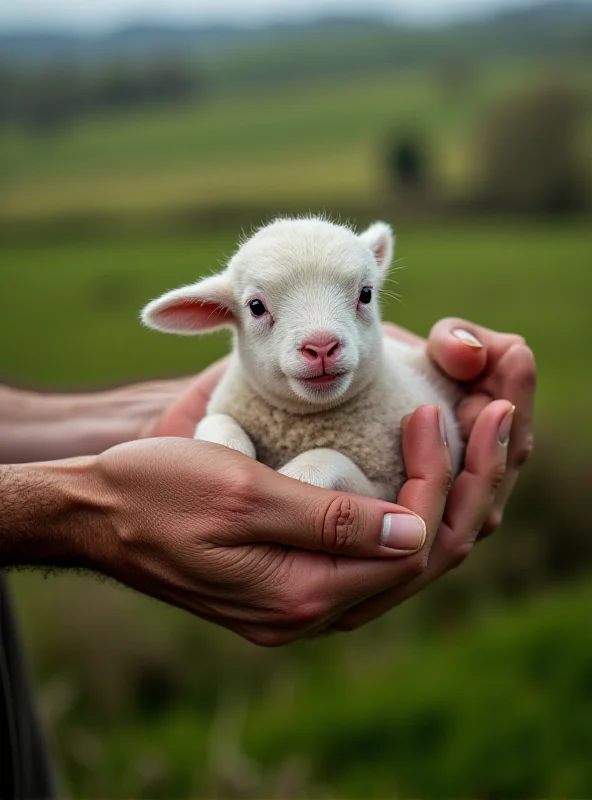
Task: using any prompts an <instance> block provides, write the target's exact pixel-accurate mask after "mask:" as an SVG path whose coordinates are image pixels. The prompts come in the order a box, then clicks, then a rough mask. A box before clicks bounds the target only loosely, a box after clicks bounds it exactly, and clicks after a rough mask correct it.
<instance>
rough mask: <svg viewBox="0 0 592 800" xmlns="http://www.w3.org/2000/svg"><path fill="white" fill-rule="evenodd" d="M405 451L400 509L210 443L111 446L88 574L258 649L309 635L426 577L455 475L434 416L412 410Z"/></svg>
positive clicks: (100, 481)
mask: <svg viewBox="0 0 592 800" xmlns="http://www.w3.org/2000/svg"><path fill="white" fill-rule="evenodd" d="M405 446H406V458H407V465H408V468H409V474H410V479H409V481H408V482H407V484H405V489H404V492H403V495H404V502H405V506H406V507H405V508H403V507H401V506H399V505H395V504H392V503H387V502H384V501H382V500H376V499H372V498H367V497H360V496H358V495H353V494H348V493H343V492H333V491H325V490H322V489H318V488H316V487H313V486H309V485H307V484H304V483H300V482H299V481H295V480H293V479H291V478H287V477H285V476H283V475H280V474H279V473H277V472H274V471H273V470H271V469H269V468H268V467H266V466H264V465H263V464H260V463H258V462H257V461H254V460H252V459H249V458H247V457H246V456H243V455H241V454H240V453H237V452H235V451H233V450H230V449H227V448H224V447H221V446H218V445H214V444H210V443H206V442H197V441H191V440H188V439H178V438H161V439H143V440H138V441H135V442H131V443H128V444H124V445H118V446H117V447H114V448H112V449H110V450H107V451H105V452H104V453H103V454H101V455H99V456H96V457H94V460H93V462H92V479H91V481H90V486H91V487H92V491H93V492H94V497H95V499H96V503H95V506H96V507H97V508H98V510H99V513H98V515H97V518H98V520H99V534H100V535H98V536H96V537H95V536H93V537H92V541H96V542H100V543H101V552H102V553H104V555H103V556H102V558H101V561H100V563H95V567H96V568H97V569H99V570H100V571H103V572H104V573H106V574H107V575H110V576H111V577H113V578H115V579H117V580H119V581H121V582H122V583H124V584H127V585H128V586H130V587H132V588H134V589H136V590H138V591H141V592H143V593H145V594H148V595H151V596H153V597H156V598H158V599H160V600H163V601H165V602H168V603H170V604H172V605H175V606H179V607H181V608H184V609H186V610H188V611H190V612H192V613H194V614H196V615H198V616H200V617H202V618H204V619H207V620H209V621H211V622H214V623H216V624H218V625H222V626H224V627H227V628H230V629H232V630H233V631H235V632H236V633H238V634H240V635H241V636H243V637H245V638H246V639H248V640H250V641H252V642H256V643H258V644H262V645H279V644H284V643H287V642H290V641H292V640H294V639H297V638H300V637H303V636H309V635H312V634H314V633H317V632H319V631H322V630H324V629H326V628H328V627H329V626H330V625H331V623H332V622H334V621H335V620H336V619H338V618H339V617H341V616H342V615H343V613H344V612H345V611H346V610H347V609H348V608H350V607H352V606H354V605H357V604H360V603H362V602H363V601H364V600H366V598H369V597H373V596H375V595H377V594H379V593H380V592H383V591H385V590H386V589H387V588H388V587H390V586H393V585H400V584H401V583H403V582H409V581H412V580H413V579H414V578H415V577H416V576H418V575H420V574H421V573H422V572H423V571H424V570H425V569H426V565H427V563H428V562H427V556H428V553H429V551H430V547H431V545H432V542H433V540H434V535H435V532H436V531H437V529H438V527H439V525H440V520H441V515H442V510H443V508H444V503H445V499H446V488H447V486H448V482H449V479H450V461H449V456H448V451H447V447H446V445H445V443H444V442H443V440H442V438H441V434H440V428H439V425H438V409H437V408H436V407H435V406H425V407H423V408H422V409H420V410H418V411H417V412H416V413H415V414H414V416H413V419H412V420H411V421H410V422H409V425H408V428H407V431H406V445H405ZM410 511H411V512H412V513H411V514H410V513H409V512H410ZM415 515H417V516H415ZM385 520H386V524H385ZM422 521H423V522H422ZM385 531H386V533H389V532H390V535H389V536H388V538H385V537H386V534H385ZM413 531H415V539H414V540H413V537H412V536H411V534H412V532H413ZM422 542H423V546H422ZM387 545H388V546H387ZM95 562H96V559H95Z"/></svg>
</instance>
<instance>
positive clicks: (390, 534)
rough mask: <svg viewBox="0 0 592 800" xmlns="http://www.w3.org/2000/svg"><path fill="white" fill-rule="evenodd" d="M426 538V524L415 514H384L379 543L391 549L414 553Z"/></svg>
mask: <svg viewBox="0 0 592 800" xmlns="http://www.w3.org/2000/svg"><path fill="white" fill-rule="evenodd" d="M425 540H426V526H425V522H424V521H423V520H422V518H421V517H418V516H416V515H415V514H385V515H384V520H383V522H382V534H381V536H380V544H381V545H382V546H383V547H390V548H391V550H403V551H405V552H408V553H415V552H416V551H417V550H420V549H421V548H422V547H423V545H424V543H425Z"/></svg>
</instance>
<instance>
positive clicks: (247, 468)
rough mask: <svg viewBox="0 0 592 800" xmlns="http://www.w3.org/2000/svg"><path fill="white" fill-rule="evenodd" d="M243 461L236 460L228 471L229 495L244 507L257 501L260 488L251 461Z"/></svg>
mask: <svg viewBox="0 0 592 800" xmlns="http://www.w3.org/2000/svg"><path fill="white" fill-rule="evenodd" d="M242 461H243V460H242V459H241V463H236V462H234V463H233V464H232V466H231V467H230V469H229V470H228V472H227V481H228V484H227V487H228V491H227V497H229V498H232V500H233V501H234V502H235V503H236V504H237V505H240V506H241V507H244V506H250V505H251V504H253V503H254V502H256V498H257V495H258V493H259V490H258V486H257V481H256V479H255V477H254V475H253V470H252V468H251V465H250V462H246V463H245V464H243V463H242Z"/></svg>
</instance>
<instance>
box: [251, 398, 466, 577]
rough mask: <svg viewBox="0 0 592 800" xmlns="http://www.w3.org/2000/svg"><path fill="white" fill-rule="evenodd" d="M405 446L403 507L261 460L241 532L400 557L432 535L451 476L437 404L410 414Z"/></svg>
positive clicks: (310, 546)
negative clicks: (250, 515) (318, 483)
mask: <svg viewBox="0 0 592 800" xmlns="http://www.w3.org/2000/svg"><path fill="white" fill-rule="evenodd" d="M403 451H404V454H405V458H406V464H407V470H408V474H409V479H408V481H407V483H406V484H405V486H404V487H403V490H402V491H401V498H402V499H403V500H404V502H405V507H403V505H401V503H399V504H395V503H388V502H386V501H383V500H376V499H373V498H370V497H362V496H360V495H355V494H350V493H345V492H334V491H326V490H323V489H318V488H316V487H313V486H309V485H307V484H304V483H301V482H299V481H296V480H293V479H291V478H287V477H285V476H283V475H280V474H279V473H276V472H273V471H271V470H268V469H267V468H265V467H263V466H261V470H265V475H264V476H263V475H262V476H260V477H258V478H257V480H256V487H255V488H254V490H253V491H254V492H255V493H256V500H255V504H256V507H257V510H258V513H259V519H258V521H257V526H256V530H255V532H253V531H252V530H250V531H249V530H245V531H244V537H245V540H246V541H251V542H253V541H256V542H277V543H281V544H284V545H289V546H291V547H298V548H301V549H307V550H321V551H324V552H325V553H331V554H333V555H339V556H350V557H352V558H358V559H359V558H369V559H387V560H388V559H390V558H393V557H394V558H399V559H400V558H401V557H402V556H409V554H410V553H415V552H417V551H418V550H419V549H420V548H421V547H422V546H423V545H424V544H425V541H426V539H427V538H428V536H430V537H433V533H434V532H435V529H436V527H437V524H438V523H439V520H440V515H441V510H442V508H443V505H444V502H445V496H446V488H447V486H448V484H449V480H450V459H449V455H448V448H447V447H446V445H445V444H444V441H443V439H442V434H441V431H440V426H439V409H438V408H437V406H424V407H422V408H421V409H418V410H417V411H416V412H415V413H414V414H413V416H412V418H411V419H410V421H409V423H408V425H407V429H406V432H405V436H404V441H403ZM251 527H252V526H251ZM343 561H345V559H344V560H343ZM339 563H341V562H339ZM368 574H371V571H369V572H368Z"/></svg>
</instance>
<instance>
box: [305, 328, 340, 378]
mask: <svg viewBox="0 0 592 800" xmlns="http://www.w3.org/2000/svg"><path fill="white" fill-rule="evenodd" d="M300 352H301V353H302V355H303V356H304V358H306V359H307V361H318V362H319V366H322V367H323V369H327V367H330V366H332V365H333V364H334V363H335V361H336V360H337V356H338V355H339V353H340V352H341V342H340V341H339V339H336V338H335V336H334V335H331V334H322V333H321V334H317V335H315V336H312V337H311V338H310V339H309V340H308V341H307V342H304V344H303V345H302V348H301V350H300Z"/></svg>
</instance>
